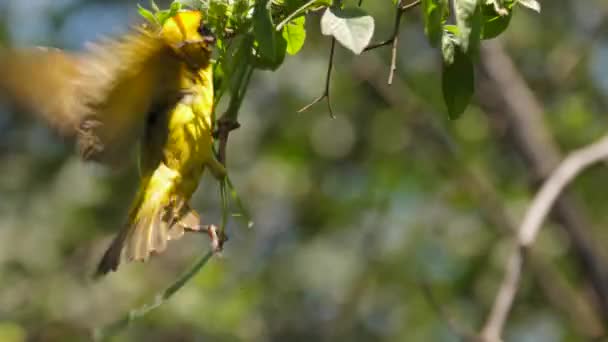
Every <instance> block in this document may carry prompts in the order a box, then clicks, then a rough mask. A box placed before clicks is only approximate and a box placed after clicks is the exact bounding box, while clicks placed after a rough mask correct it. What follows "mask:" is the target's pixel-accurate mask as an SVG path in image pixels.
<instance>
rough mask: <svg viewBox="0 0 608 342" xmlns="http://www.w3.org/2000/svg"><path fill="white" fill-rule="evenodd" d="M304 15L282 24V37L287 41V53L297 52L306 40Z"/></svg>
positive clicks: (293, 53)
mask: <svg viewBox="0 0 608 342" xmlns="http://www.w3.org/2000/svg"><path fill="white" fill-rule="evenodd" d="M305 24H306V17H298V18H295V19H293V20H291V21H290V22H289V23H287V24H286V25H285V26H283V38H284V39H285V41H286V42H287V53H288V54H290V55H295V54H297V53H298V52H299V51H300V49H301V48H302V46H304V41H305V40H306V28H305Z"/></svg>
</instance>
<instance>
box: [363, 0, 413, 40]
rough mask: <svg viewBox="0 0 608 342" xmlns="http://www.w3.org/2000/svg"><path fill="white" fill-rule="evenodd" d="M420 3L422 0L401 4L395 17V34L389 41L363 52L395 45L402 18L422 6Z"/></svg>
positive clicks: (393, 33)
mask: <svg viewBox="0 0 608 342" xmlns="http://www.w3.org/2000/svg"><path fill="white" fill-rule="evenodd" d="M420 3H421V1H420V0H416V1H414V2H412V3H409V4H405V5H404V4H402V3H400V4H399V5H398V8H397V13H396V17H395V25H394V26H393V32H392V33H391V36H390V38H389V39H387V40H384V41H381V42H379V43H373V44H370V45H368V46H366V47H365V49H363V51H370V50H374V49H377V48H380V47H383V46H387V45H390V44H393V42H394V41H395V39H396V38H397V36H398V35H399V23H400V22H401V16H402V15H403V14H404V13H405V12H407V11H409V10H411V9H412V8H414V7H416V6H418V5H420Z"/></svg>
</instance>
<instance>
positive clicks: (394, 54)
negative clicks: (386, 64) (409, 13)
mask: <svg viewBox="0 0 608 342" xmlns="http://www.w3.org/2000/svg"><path fill="white" fill-rule="evenodd" d="M402 2H403V1H399V4H398V5H397V7H398V8H397V11H396V13H395V26H394V27H393V47H392V49H391V67H390V69H389V72H388V81H387V83H388V84H389V85H390V84H393V77H394V76H395V70H397V48H398V47H399V32H400V31H399V25H400V24H401V17H402V16H403V13H405V11H403V10H401V9H400V7H401V3H402Z"/></svg>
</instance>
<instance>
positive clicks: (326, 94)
mask: <svg viewBox="0 0 608 342" xmlns="http://www.w3.org/2000/svg"><path fill="white" fill-rule="evenodd" d="M335 50H336V38H332V39H331V49H330V51H329V62H328V65H327V75H326V76H325V90H323V94H321V96H319V97H317V98H316V99H314V100H313V101H312V102H311V103H309V104H307V105H306V106H304V107H302V109H300V110H298V113H302V112H305V111H307V110H308V109H310V107H312V106H314V105H316V104H317V103H319V102H321V101H323V100H326V101H327V109H328V110H329V116H331V118H332V119H333V118H335V117H336V116H335V115H334V112H333V110H332V109H331V97H330V90H329V88H330V86H331V72H332V70H333V67H334V52H335Z"/></svg>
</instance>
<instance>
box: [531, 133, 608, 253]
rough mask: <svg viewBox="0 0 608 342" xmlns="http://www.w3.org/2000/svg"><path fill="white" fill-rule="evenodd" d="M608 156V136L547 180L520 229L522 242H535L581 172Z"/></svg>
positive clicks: (576, 154)
mask: <svg viewBox="0 0 608 342" xmlns="http://www.w3.org/2000/svg"><path fill="white" fill-rule="evenodd" d="M605 159H608V135H607V136H605V137H603V138H602V139H600V140H598V141H597V142H595V143H593V144H591V145H588V146H586V147H584V148H582V149H580V150H578V151H575V152H573V153H572V154H570V155H569V156H568V157H567V158H566V159H565V160H564V161H563V162H562V163H561V164H560V165H559V166H558V167H557V169H556V170H555V171H554V172H553V174H552V175H551V177H549V179H547V181H546V182H545V184H544V185H543V187H542V188H541V189H540V191H539V192H538V194H537V195H536V197H535V198H534V202H532V205H531V206H530V207H529V209H528V211H527V213H526V216H525V218H524V221H523V223H522V225H521V228H520V229H519V243H520V244H521V245H522V246H523V247H529V246H530V245H532V244H533V243H534V240H535V239H536V236H537V235H538V232H539V230H540V228H541V225H542V223H543V222H544V220H545V218H546V217H547V215H548V214H549V211H550V210H551V207H552V206H553V204H554V203H555V201H556V200H557V198H558V197H559V195H560V194H561V192H562V191H563V190H564V188H565V187H566V186H567V185H568V184H570V183H571V182H572V180H573V179H574V178H576V176H578V174H579V173H581V172H582V171H583V170H585V169H586V168H588V167H589V166H591V165H593V164H595V163H598V162H600V161H603V160H605Z"/></svg>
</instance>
